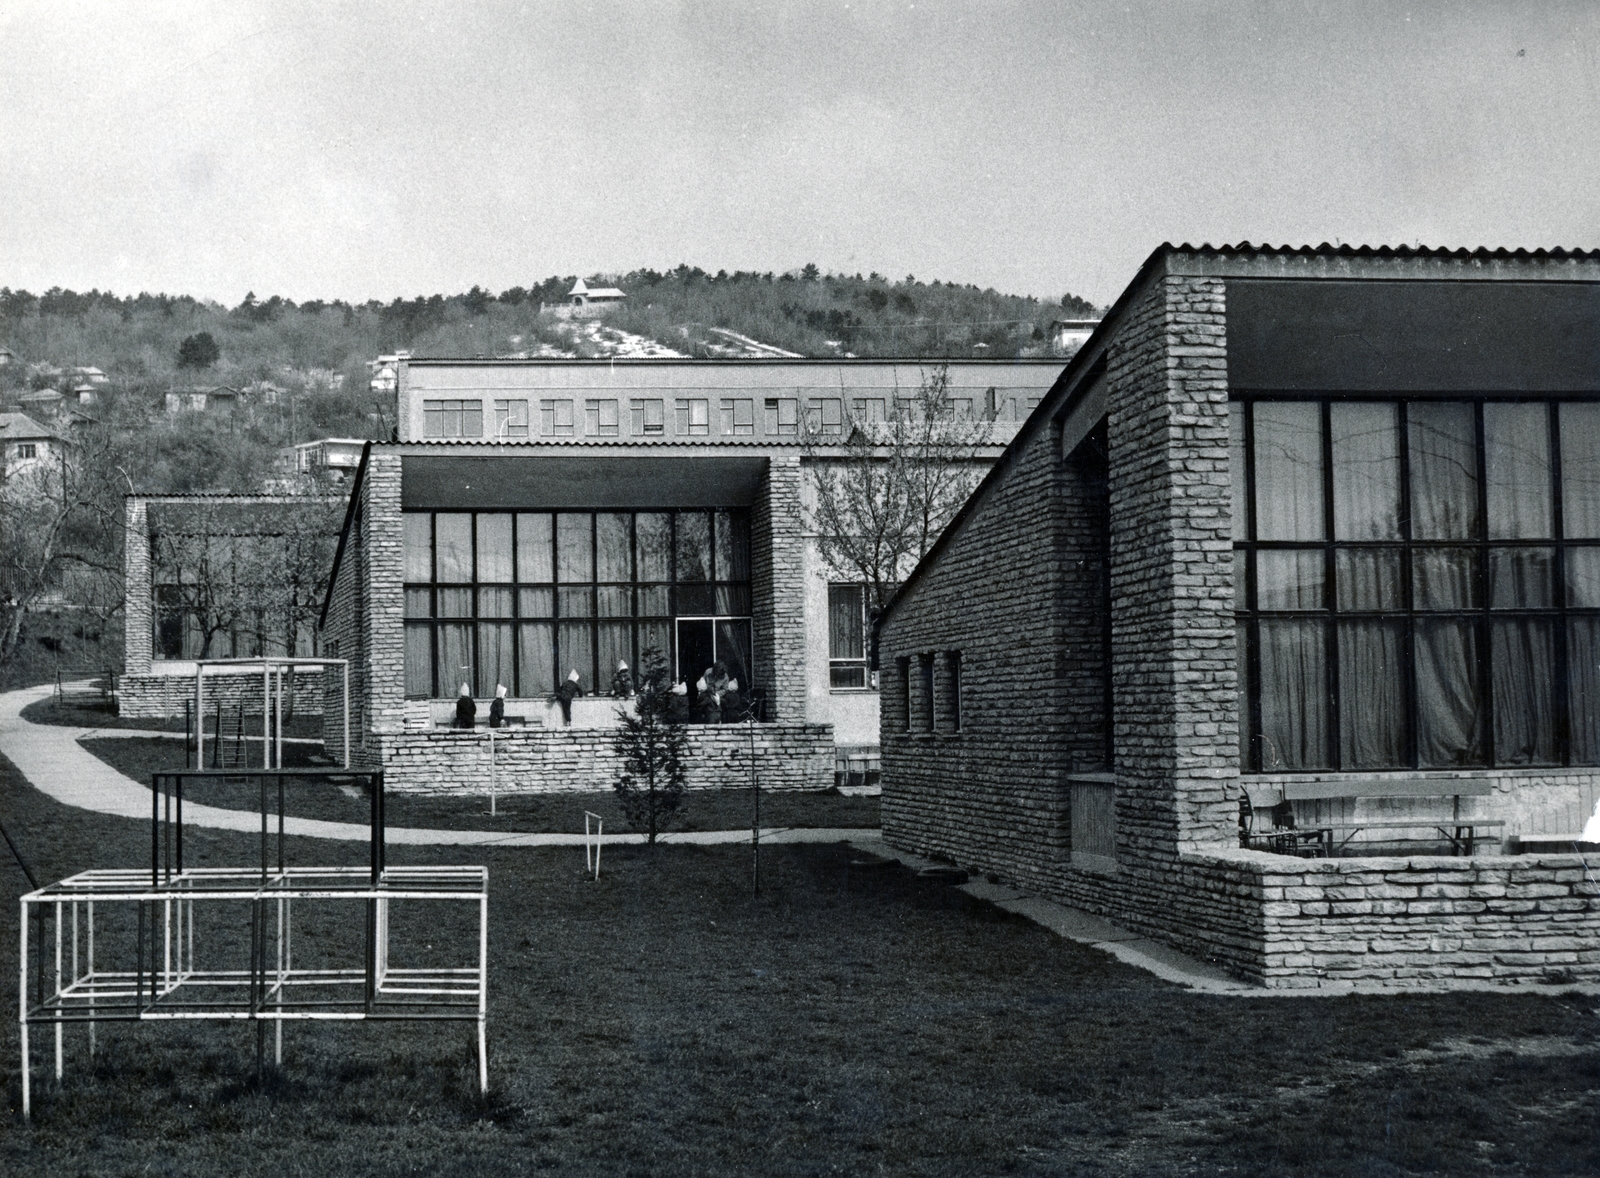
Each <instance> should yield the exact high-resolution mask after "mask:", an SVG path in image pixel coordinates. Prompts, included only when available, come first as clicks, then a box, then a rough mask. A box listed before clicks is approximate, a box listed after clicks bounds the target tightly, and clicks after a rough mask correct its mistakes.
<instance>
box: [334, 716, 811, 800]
mask: <svg viewBox="0 0 1600 1178" xmlns="http://www.w3.org/2000/svg"><path fill="white" fill-rule="evenodd" d="M685 731H686V732H687V734H688V738H689V751H688V756H687V765H688V788H690V789H724V788H743V787H747V786H748V785H749V784H750V780H751V777H750V771H751V752H752V749H751V745H752V731H751V728H750V727H749V726H748V725H742V724H726V725H699V724H691V725H687V726H686V728H685ZM753 737H754V760H755V771H756V776H757V777H758V779H759V781H760V785H761V788H763V789H782V790H798V789H826V788H828V787H829V786H831V785H832V784H833V729H832V727H831V726H830V725H827V724H757V725H755V728H754V733H753ZM492 739H493V741H494V747H493V756H494V761H493V764H492V766H491V762H490V740H491V737H490V734H489V730H488V729H477V730H475V731H472V732H467V731H462V730H454V729H434V730H426V731H409V732H399V733H379V734H369V735H368V737H367V743H366V748H365V749H364V750H362V751H361V755H359V756H358V757H357V758H356V759H358V760H360V761H362V762H363V763H373V764H376V765H381V767H382V769H383V771H384V787H385V788H386V789H388V790H393V791H398V792H402V793H437V794H462V793H487V792H488V791H489V785H490V776H491V772H492V773H493V777H494V784H495V789H496V790H497V791H499V792H501V793H560V792H583V791H589V790H607V789H610V788H611V787H612V785H613V784H615V782H616V780H617V778H618V776H619V775H620V773H621V769H622V761H621V758H620V757H618V756H617V754H616V751H615V749H614V743H615V740H616V731H615V729H606V728H576V727H574V728H556V729H543V728H522V729H518V728H503V729H495V730H494V736H493V737H492Z"/></svg>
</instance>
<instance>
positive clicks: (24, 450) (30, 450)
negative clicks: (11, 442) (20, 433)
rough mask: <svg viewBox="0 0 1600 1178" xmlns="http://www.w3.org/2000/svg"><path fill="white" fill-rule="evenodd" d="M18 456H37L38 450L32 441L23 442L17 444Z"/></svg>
mask: <svg viewBox="0 0 1600 1178" xmlns="http://www.w3.org/2000/svg"><path fill="white" fill-rule="evenodd" d="M17 457H18V458H37V457H38V451H37V449H36V448H35V446H34V444H33V443H32V442H22V443H20V444H18V446H17Z"/></svg>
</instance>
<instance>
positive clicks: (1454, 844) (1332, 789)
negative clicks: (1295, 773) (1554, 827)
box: [1246, 777, 1505, 855]
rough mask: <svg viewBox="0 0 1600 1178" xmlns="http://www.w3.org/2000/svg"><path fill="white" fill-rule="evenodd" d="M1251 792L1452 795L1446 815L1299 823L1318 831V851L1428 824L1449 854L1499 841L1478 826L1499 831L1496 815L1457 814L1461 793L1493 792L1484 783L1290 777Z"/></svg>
mask: <svg viewBox="0 0 1600 1178" xmlns="http://www.w3.org/2000/svg"><path fill="white" fill-rule="evenodd" d="M1246 789H1247V790H1250V792H1252V793H1253V794H1262V793H1265V792H1268V791H1270V792H1271V793H1274V794H1276V795H1277V799H1278V800H1280V801H1284V802H1312V801H1329V800H1339V799H1356V798H1441V797H1445V798H1451V799H1453V803H1452V809H1451V815H1450V817H1449V818H1445V819H1434V818H1414V819H1401V820H1390V821H1378V820H1375V819H1374V820H1372V821H1367V822H1313V823H1310V824H1308V825H1306V826H1304V827H1301V828H1300V829H1301V831H1302V832H1309V831H1313V830H1314V831H1317V832H1318V833H1319V835H1321V836H1322V837H1321V839H1320V841H1321V842H1322V844H1323V853H1324V854H1325V855H1332V854H1333V853H1335V852H1337V851H1342V850H1343V849H1344V848H1345V847H1346V846H1347V845H1349V843H1350V841H1351V840H1352V839H1354V838H1355V836H1356V835H1357V834H1358V833H1359V832H1361V831H1363V830H1408V829H1416V828H1419V827H1432V828H1433V829H1435V830H1437V831H1438V832H1439V834H1440V835H1441V837H1443V838H1444V839H1445V840H1446V841H1447V842H1449V843H1450V847H1451V852H1452V853H1453V854H1456V855H1461V854H1466V855H1471V854H1472V849H1473V846H1474V844H1475V843H1478V842H1482V841H1485V840H1487V841H1491V842H1498V841H1499V839H1500V836H1499V835H1498V834H1494V835H1489V834H1483V835H1480V834H1479V833H1478V831H1479V830H1496V831H1498V830H1500V829H1502V828H1503V827H1504V826H1505V822H1504V821H1502V820H1499V819H1489V818H1466V819H1463V818H1462V817H1461V799H1462V798H1463V797H1484V796H1487V795H1488V794H1490V793H1493V792H1494V786H1493V785H1492V784H1491V783H1489V782H1487V781H1460V780H1453V779H1450V778H1431V779H1430V778H1412V779H1400V780H1384V779H1381V778H1380V779H1372V778H1357V777H1352V778H1341V779H1336V780H1333V781H1290V782H1285V783H1284V784H1282V785H1280V786H1267V787H1262V786H1257V787H1255V789H1254V790H1251V788H1250V787H1249V786H1246ZM1251 800H1252V801H1253V802H1254V803H1255V805H1256V807H1257V808H1258V809H1267V808H1268V807H1266V806H1263V805H1262V804H1261V802H1260V801H1256V800H1255V797H1252V799H1251ZM1341 833H1342V834H1343V835H1344V838H1343V839H1341V840H1339V841H1338V842H1337V843H1335V842H1334V836H1335V835H1337V834H1341Z"/></svg>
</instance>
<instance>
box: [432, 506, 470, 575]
mask: <svg viewBox="0 0 1600 1178" xmlns="http://www.w3.org/2000/svg"><path fill="white" fill-rule="evenodd" d="M433 527H434V543H435V545H436V552H435V558H436V559H435V567H436V570H437V573H436V579H437V580H440V581H458V582H459V581H470V580H472V516H470V515H467V514H466V513H464V512H444V511H441V512H439V513H438V514H437V515H435V516H434V517H433Z"/></svg>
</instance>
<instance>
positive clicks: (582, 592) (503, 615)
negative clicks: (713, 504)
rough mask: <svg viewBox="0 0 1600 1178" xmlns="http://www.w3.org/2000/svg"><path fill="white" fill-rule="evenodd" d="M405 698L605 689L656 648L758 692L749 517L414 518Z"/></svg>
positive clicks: (682, 667) (684, 674)
mask: <svg viewBox="0 0 1600 1178" xmlns="http://www.w3.org/2000/svg"><path fill="white" fill-rule="evenodd" d="M404 518H405V616H406V694H407V696H410V697H413V698H426V697H442V696H450V695H454V694H455V693H456V692H457V691H458V690H460V686H461V684H463V683H466V684H468V685H469V686H470V687H471V688H472V691H473V694H475V695H478V696H489V695H493V694H494V689H495V686H496V685H497V684H504V685H505V686H506V687H507V688H508V689H509V690H510V691H511V692H512V693H513V694H514V695H517V696H522V697H539V696H544V695H548V694H549V693H550V692H551V691H553V690H554V689H555V687H556V686H557V684H559V683H560V682H561V681H562V680H563V679H565V678H566V677H567V675H568V673H569V672H571V671H574V670H575V671H577V672H578V676H579V679H580V680H581V683H582V687H583V689H584V691H586V692H592V691H595V690H599V691H602V692H604V691H608V690H609V689H610V686H611V678H612V675H613V673H614V672H615V670H616V667H617V664H618V662H621V661H625V662H627V663H628V665H629V666H630V667H638V666H639V663H640V657H639V656H640V655H641V653H642V652H643V651H645V650H646V649H648V648H650V647H655V648H657V649H658V650H660V651H661V652H662V653H663V654H664V655H665V656H666V657H667V658H668V660H669V661H671V662H672V663H673V666H674V675H675V676H676V677H677V678H680V679H682V678H687V679H688V680H689V681H690V682H691V683H692V682H693V681H694V680H695V679H697V678H698V677H699V676H700V674H701V673H702V672H703V671H704V670H705V669H706V668H707V667H708V666H711V665H712V664H713V663H714V662H717V661H721V662H723V663H724V664H726V666H727V667H728V673H729V674H730V675H731V676H733V677H734V678H737V679H738V680H739V682H740V686H741V687H748V686H750V685H751V679H750V674H751V671H752V669H753V667H752V663H751V657H750V527H749V520H748V517H747V515H746V513H745V512H743V511H741V510H725V511H606V512H595V511H565V512H547V511H535V512H514V513H513V512H489V511H480V512H466V511H460V512H445V511H439V512H425V511H424V512H407V513H406V515H405V517H404Z"/></svg>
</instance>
